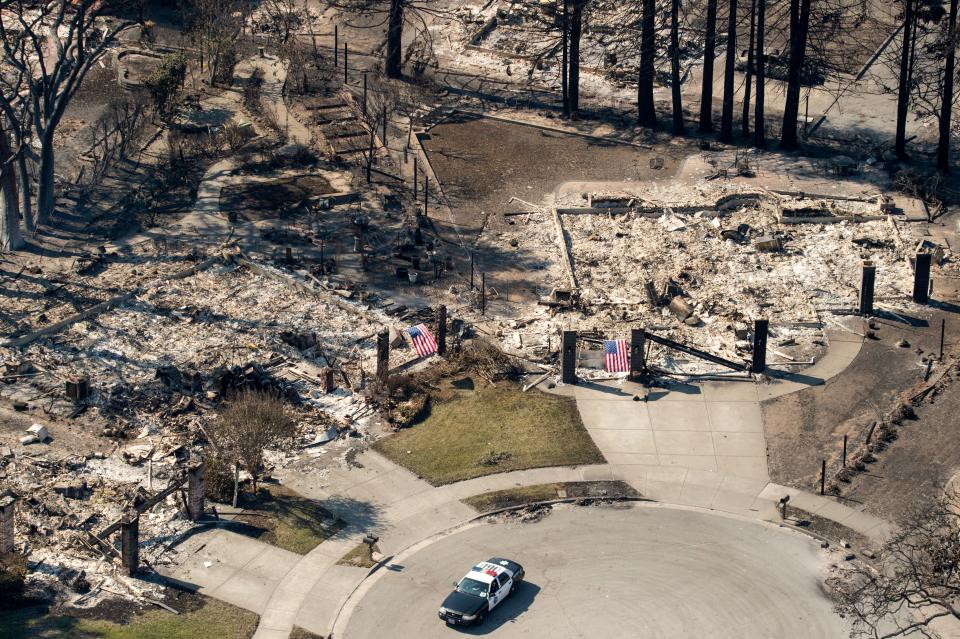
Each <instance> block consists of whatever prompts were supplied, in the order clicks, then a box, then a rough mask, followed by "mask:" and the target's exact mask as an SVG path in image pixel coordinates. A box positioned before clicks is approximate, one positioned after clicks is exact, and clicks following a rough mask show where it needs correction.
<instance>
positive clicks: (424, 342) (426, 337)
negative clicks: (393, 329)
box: [407, 324, 437, 357]
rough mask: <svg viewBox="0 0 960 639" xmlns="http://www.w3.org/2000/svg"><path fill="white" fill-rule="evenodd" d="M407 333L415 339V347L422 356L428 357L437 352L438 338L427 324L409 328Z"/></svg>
mask: <svg viewBox="0 0 960 639" xmlns="http://www.w3.org/2000/svg"><path fill="white" fill-rule="evenodd" d="M407 334H408V335H410V338H411V339H412V340H413V348H414V349H415V350H416V351H417V355H419V356H420V357H426V356H427V355H430V354H432V353H436V352H437V340H436V339H435V338H434V337H433V333H431V332H430V329H429V328H427V325H426V324H417V325H416V326H411V327H410V328H408V329H407Z"/></svg>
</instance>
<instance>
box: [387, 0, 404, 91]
mask: <svg viewBox="0 0 960 639" xmlns="http://www.w3.org/2000/svg"><path fill="white" fill-rule="evenodd" d="M402 39H403V0H390V13H389V15H388V17H387V60H386V65H385V67H386V72H387V77H388V78H400V77H402V76H403V63H402V61H401V56H400V49H401V40H402Z"/></svg>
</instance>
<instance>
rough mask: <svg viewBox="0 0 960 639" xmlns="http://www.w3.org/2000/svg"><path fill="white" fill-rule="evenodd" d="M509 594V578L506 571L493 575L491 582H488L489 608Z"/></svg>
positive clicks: (491, 608) (492, 607)
mask: <svg viewBox="0 0 960 639" xmlns="http://www.w3.org/2000/svg"><path fill="white" fill-rule="evenodd" d="M509 594H510V578H509V577H508V576H507V573H505V572H501V573H500V574H499V575H497V576H496V577H494V579H493V583H491V584H490V610H493V609H494V607H495V606H496V605H497V604H499V603H500V602H501V601H503V600H504V599H506V598H507V595H509Z"/></svg>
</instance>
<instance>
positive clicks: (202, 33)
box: [189, 0, 249, 84]
mask: <svg viewBox="0 0 960 639" xmlns="http://www.w3.org/2000/svg"><path fill="white" fill-rule="evenodd" d="M248 11H249V5H248V3H247V2H246V0H193V2H192V6H191V10H190V28H189V33H190V36H191V37H192V38H193V40H194V42H195V43H196V47H197V51H198V54H199V62H200V70H201V71H203V70H205V69H206V70H207V71H208V72H209V74H210V82H211V84H216V83H218V82H221V81H225V80H227V79H228V78H230V77H231V76H232V73H233V66H234V64H235V63H236V60H237V44H236V43H237V38H238V37H239V35H240V33H241V31H242V29H243V26H244V24H245V22H246V16H247V13H248Z"/></svg>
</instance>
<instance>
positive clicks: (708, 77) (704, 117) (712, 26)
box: [698, 0, 717, 133]
mask: <svg viewBox="0 0 960 639" xmlns="http://www.w3.org/2000/svg"><path fill="white" fill-rule="evenodd" d="M703 43H704V44H703V83H702V84H701V89H700V127H699V128H698V131H700V133H710V132H711V131H713V60H714V57H715V56H716V47H717V0H707V24H706V31H705V34H704V38H703Z"/></svg>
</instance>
